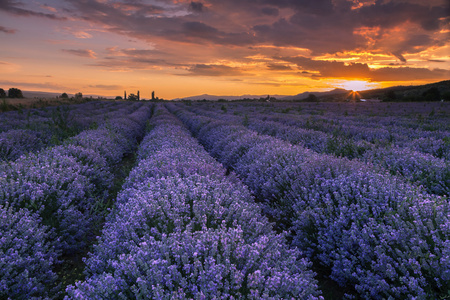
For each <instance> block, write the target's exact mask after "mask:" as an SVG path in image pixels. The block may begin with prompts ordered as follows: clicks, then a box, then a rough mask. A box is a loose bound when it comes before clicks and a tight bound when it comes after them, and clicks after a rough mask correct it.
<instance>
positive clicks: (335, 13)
mask: <svg viewBox="0 0 450 300" xmlns="http://www.w3.org/2000/svg"><path fill="white" fill-rule="evenodd" d="M449 9H450V8H449V6H448V0H427V1H423V0H199V1H185V0H0V45H1V47H0V87H2V88H4V89H5V90H6V89H8V88H10V87H18V88H21V89H23V90H35V91H36V90H37V91H52V92H61V93H62V92H67V93H76V92H82V93H83V94H98V95H107V96H114V95H123V91H124V90H127V92H128V93H135V92H136V91H137V90H140V92H141V95H142V96H143V97H144V98H149V97H151V92H152V91H153V90H154V91H155V92H156V95H157V96H159V97H162V98H165V99H172V98H175V97H183V96H192V95H197V94H203V93H208V94H215V95H241V94H261V95H262V94H272V95H273V94H283V95H290V94H298V93H301V92H304V91H319V90H329V89H332V88H335V87H343V88H349V89H357V90H358V89H359V90H361V89H365V88H366V89H367V88H372V87H385V86H391V85H399V84H402V85H410V84H423V83H428V82H436V81H440V80H448V79H450V43H449V40H450V17H449V15H450V14H449Z"/></svg>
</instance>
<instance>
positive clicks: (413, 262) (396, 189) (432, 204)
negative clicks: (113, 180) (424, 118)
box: [169, 105, 450, 299]
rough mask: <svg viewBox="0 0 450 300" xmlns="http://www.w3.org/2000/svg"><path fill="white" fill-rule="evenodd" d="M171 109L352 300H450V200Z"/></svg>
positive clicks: (368, 168)
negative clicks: (232, 171)
mask: <svg viewBox="0 0 450 300" xmlns="http://www.w3.org/2000/svg"><path fill="white" fill-rule="evenodd" d="M180 107H181V109H180ZM169 108H170V110H171V111H173V112H175V113H176V115H177V116H178V117H179V118H180V119H181V120H182V121H183V122H184V123H185V124H186V125H187V126H188V127H189V128H190V130H191V131H192V132H193V133H194V134H195V135H196V136H197V137H198V139H199V140H200V142H201V143H202V144H203V145H204V146H205V148H206V150H208V152H209V153H211V154H212V155H213V156H214V157H216V158H217V159H218V160H219V161H220V162H222V163H223V164H224V165H225V166H226V167H227V168H229V169H231V170H234V171H235V172H236V173H237V174H238V176H239V177H240V178H241V179H242V180H243V182H244V183H245V184H246V185H247V186H248V187H249V188H250V189H251V191H252V192H253V193H254V195H256V197H257V198H258V199H259V200H260V201H261V202H262V203H261V205H262V207H263V210H264V211H265V212H266V213H267V214H269V215H270V216H271V217H273V218H274V219H275V220H277V223H278V224H279V226H280V227H281V228H285V229H287V230H289V231H290V232H291V234H292V236H291V237H292V246H295V247H297V248H298V249H300V250H301V251H303V252H304V253H306V254H307V256H308V257H309V258H310V259H311V260H312V261H313V262H314V263H315V266H316V268H319V269H323V270H325V272H326V274H325V275H329V276H330V278H332V279H333V280H335V281H336V282H337V283H338V284H339V285H340V286H341V287H343V288H344V290H345V291H347V296H348V297H350V298H352V297H359V298H364V299H383V298H390V297H393V298H395V299H399V298H412V297H415V298H416V299H431V298H433V299H439V298H440V297H445V296H447V297H448V296H450V291H449V290H448V286H450V239H449V237H450V226H449V225H450V202H449V199H448V198H447V197H440V196H435V195H429V194H425V193H423V192H422V191H421V190H420V189H418V188H417V187H415V186H414V185H411V184H409V183H406V182H404V181H403V180H401V178H399V177H396V176H392V175H390V174H387V173H378V172H376V171H374V170H373V168H372V166H371V165H368V164H365V163H362V162H360V161H358V160H353V161H351V160H348V159H346V158H338V157H335V156H330V155H326V154H318V153H317V152H314V151H312V150H309V149H306V148H304V147H301V146H294V145H292V144H290V143H287V142H284V141H281V140H278V139H276V138H273V137H269V136H265V135H258V134H257V133H256V132H254V131H251V130H249V129H247V128H245V127H244V126H242V125H237V124H234V125H233V124H230V122H226V121H217V120H215V119H213V118H210V117H207V116H199V115H196V114H194V113H190V112H188V111H186V110H185V109H184V108H183V106H178V107H177V106H175V105H170V106H169Z"/></svg>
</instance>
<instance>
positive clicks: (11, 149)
mask: <svg viewBox="0 0 450 300" xmlns="http://www.w3.org/2000/svg"><path fill="white" fill-rule="evenodd" d="M130 109H134V108H132V107H130V106H129V105H127V106H125V105H124V104H116V103H114V102H109V103H102V102H88V103H85V104H78V105H70V106H58V107H48V108H41V109H30V110H27V111H24V112H22V113H18V112H8V113H3V114H0V124H1V125H0V161H2V160H14V159H17V158H19V156H21V155H22V154H25V153H27V152H33V151H37V150H40V149H42V148H45V147H48V146H54V145H56V144H59V143H60V142H61V141H62V140H64V139H65V138H67V137H70V136H73V135H76V134H77V133H79V132H81V131H82V130H85V129H87V128H89V127H94V126H93V125H94V124H95V126H97V125H98V124H97V123H98V122H99V121H100V122H103V121H104V120H106V119H108V118H109V116H110V115H111V116H114V115H117V113H118V111H119V110H121V111H123V113H129V112H130Z"/></svg>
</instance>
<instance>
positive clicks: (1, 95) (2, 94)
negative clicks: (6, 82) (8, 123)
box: [0, 89, 6, 98]
mask: <svg viewBox="0 0 450 300" xmlns="http://www.w3.org/2000/svg"><path fill="white" fill-rule="evenodd" d="M0 98H6V92H5V90H4V89H0Z"/></svg>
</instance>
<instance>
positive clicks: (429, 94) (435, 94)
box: [422, 87, 441, 101]
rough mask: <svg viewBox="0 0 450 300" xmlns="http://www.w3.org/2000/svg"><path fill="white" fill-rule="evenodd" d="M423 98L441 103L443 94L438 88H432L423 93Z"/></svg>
mask: <svg viewBox="0 0 450 300" xmlns="http://www.w3.org/2000/svg"><path fill="white" fill-rule="evenodd" d="M422 96H423V97H424V98H425V101H439V100H441V92H440V91H439V89H438V88H437V87H432V88H429V89H428V90H426V91H425V92H423V94H422Z"/></svg>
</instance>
